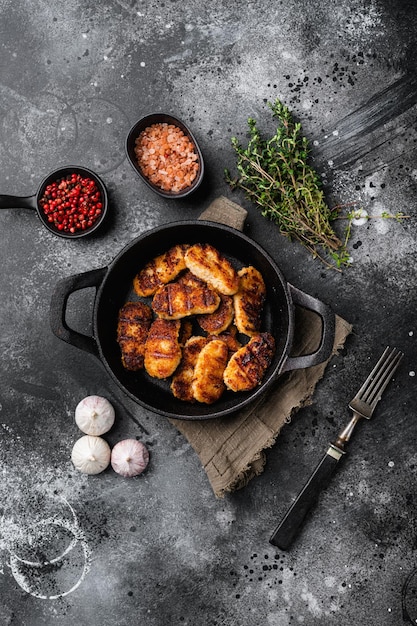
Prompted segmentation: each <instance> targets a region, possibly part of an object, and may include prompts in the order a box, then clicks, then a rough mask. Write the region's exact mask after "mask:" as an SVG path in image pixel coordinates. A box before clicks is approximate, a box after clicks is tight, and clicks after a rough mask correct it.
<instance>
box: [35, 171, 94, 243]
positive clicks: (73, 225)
mask: <svg viewBox="0 0 417 626" xmlns="http://www.w3.org/2000/svg"><path fill="white" fill-rule="evenodd" d="M39 204H40V207H41V209H42V210H43V212H44V214H45V215H46V217H47V220H48V222H50V223H51V224H53V225H54V226H55V227H56V228H57V229H58V230H59V231H63V232H66V233H71V234H75V233H76V232H78V231H80V230H85V229H86V228H91V226H93V225H94V224H95V222H96V221H97V220H98V219H99V217H100V215H101V214H102V210H103V204H102V202H101V193H100V191H99V189H98V187H97V185H96V183H95V181H94V180H93V179H91V178H83V176H81V174H75V173H74V174H68V176H64V177H62V178H59V179H58V180H55V181H53V182H52V183H50V184H49V185H47V186H46V188H45V191H44V193H43V195H42V197H41V199H40V200H39Z"/></svg>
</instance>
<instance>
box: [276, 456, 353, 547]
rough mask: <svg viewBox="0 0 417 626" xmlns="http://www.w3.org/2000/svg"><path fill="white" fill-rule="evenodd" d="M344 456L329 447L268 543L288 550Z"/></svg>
mask: <svg viewBox="0 0 417 626" xmlns="http://www.w3.org/2000/svg"><path fill="white" fill-rule="evenodd" d="M343 454H344V452H343V450H339V448H336V446H333V445H330V447H329V449H328V450H327V452H326V454H325V455H324V457H323V458H322V459H321V461H320V463H319V464H318V465H317V467H316V469H315V470H314V472H313V473H312V475H311V476H310V478H309V480H308V481H307V482H306V484H305V485H304V487H303V489H302V490H301V491H300V493H299V494H298V496H297V498H296V499H295V500H294V502H293V504H292V505H291V506H290V508H289V509H288V511H287V513H286V514H285V515H284V517H283V519H282V520H281V522H280V523H279V525H278V526H277V528H276V529H275V530H274V532H273V534H272V536H271V538H270V540H269V542H270V543H272V545H274V546H277V547H278V548H280V549H281V550H288V548H289V547H290V546H291V544H292V542H293V541H294V539H295V538H296V536H297V534H298V532H299V530H300V528H301V526H302V523H303V521H304V519H305V518H306V516H307V514H308V513H309V512H310V510H311V509H312V507H313V506H314V505H315V503H316V502H317V500H318V498H319V495H320V493H321V492H322V491H323V489H325V488H326V487H327V485H328V484H329V481H330V479H331V477H332V475H333V472H334V471H335V469H336V467H337V465H338V462H339V460H340V459H341V457H342V455H343Z"/></svg>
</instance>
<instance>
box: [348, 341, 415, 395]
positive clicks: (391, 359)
mask: <svg viewBox="0 0 417 626" xmlns="http://www.w3.org/2000/svg"><path fill="white" fill-rule="evenodd" d="M403 356H404V354H403V353H402V352H401V350H398V349H397V348H390V347H389V346H387V347H386V348H385V350H384V352H383V354H382V356H381V358H380V359H379V361H378V363H377V364H376V365H375V367H374V369H373V370H372V372H371V373H370V374H369V376H368V378H367V379H366V380H365V382H364V383H363V385H362V387H361V388H360V389H359V391H358V393H357V398H360V399H361V400H362V401H363V402H366V403H367V404H369V405H370V406H371V407H374V406H375V405H376V404H377V402H378V400H379V399H380V398H381V394H382V392H383V391H384V389H385V387H386V386H387V385H388V383H389V381H390V380H391V378H392V376H393V375H394V372H395V370H396V369H397V367H398V366H399V364H400V361H401V359H402V358H403Z"/></svg>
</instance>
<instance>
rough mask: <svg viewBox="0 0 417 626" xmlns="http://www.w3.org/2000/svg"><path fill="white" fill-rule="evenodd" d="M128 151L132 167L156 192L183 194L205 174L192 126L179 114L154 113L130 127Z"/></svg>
mask: <svg viewBox="0 0 417 626" xmlns="http://www.w3.org/2000/svg"><path fill="white" fill-rule="evenodd" d="M126 153H127V157H128V159H129V162H130V164H131V165H132V167H133V169H134V170H135V171H136V172H137V174H139V176H140V177H141V178H142V180H143V181H144V182H145V183H146V184H147V185H148V187H150V188H151V189H152V190H153V191H154V192H155V193H157V194H158V195H160V196H162V197H164V198H177V199H178V198H184V197H185V196H188V195H189V194H190V193H192V192H193V191H195V190H196V189H197V187H199V185H200V183H201V181H202V180H203V176H204V162H203V155H202V153H201V150H200V148H199V146H198V143H197V141H196V139H195V137H194V136H193V134H192V132H191V131H190V129H189V128H188V127H187V126H186V124H184V122H182V121H181V120H179V119H178V118H176V117H174V116H172V115H167V114H165V113H153V114H150V115H146V116H145V117H143V118H142V119H140V120H139V121H138V122H136V124H134V126H133V127H132V128H131V130H130V132H129V134H128V136H127V140H126Z"/></svg>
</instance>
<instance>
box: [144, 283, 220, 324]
mask: <svg viewBox="0 0 417 626" xmlns="http://www.w3.org/2000/svg"><path fill="white" fill-rule="evenodd" d="M219 304H220V296H219V294H218V293H216V292H215V291H214V290H213V289H210V287H209V286H208V285H206V283H204V282H203V281H200V280H198V279H193V280H192V281H190V282H186V281H184V280H178V281H176V282H174V283H168V285H164V286H163V287H160V288H159V289H158V290H157V292H156V293H155V295H154V297H153V301H152V309H153V310H154V311H155V313H156V314H157V315H158V316H159V317H162V318H164V319H167V320H176V319H181V318H183V317H188V316H190V315H198V314H202V313H213V311H215V310H216V309H217V307H218V306H219Z"/></svg>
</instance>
